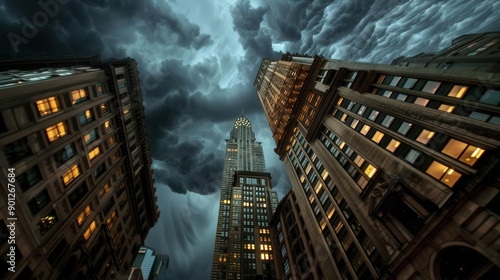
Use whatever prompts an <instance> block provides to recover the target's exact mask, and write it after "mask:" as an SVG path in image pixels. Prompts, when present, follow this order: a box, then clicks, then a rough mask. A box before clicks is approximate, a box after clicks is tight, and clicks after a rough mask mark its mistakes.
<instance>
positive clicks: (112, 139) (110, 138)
mask: <svg viewBox="0 0 500 280" xmlns="http://www.w3.org/2000/svg"><path fill="white" fill-rule="evenodd" d="M115 143H116V140H115V137H114V136H111V137H109V138H108V144H109V146H110V147H111V146H113V144H115Z"/></svg>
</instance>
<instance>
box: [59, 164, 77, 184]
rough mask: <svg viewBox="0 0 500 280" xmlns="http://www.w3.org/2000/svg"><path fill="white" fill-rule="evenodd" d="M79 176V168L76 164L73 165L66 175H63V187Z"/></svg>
mask: <svg viewBox="0 0 500 280" xmlns="http://www.w3.org/2000/svg"><path fill="white" fill-rule="evenodd" d="M78 176H80V168H79V167H78V164H75V165H73V166H72V167H71V168H70V169H69V170H68V171H66V173H64V174H63V176H62V178H63V182H64V185H66V186H67V185H69V183H71V182H72V181H73V180H74V179H75V178H76V177H78Z"/></svg>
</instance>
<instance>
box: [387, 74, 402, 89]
mask: <svg viewBox="0 0 500 280" xmlns="http://www.w3.org/2000/svg"><path fill="white" fill-rule="evenodd" d="M399 80H401V77H399V76H395V77H394V78H392V81H391V83H390V84H389V85H390V86H393V87H395V86H397V85H398V83H399Z"/></svg>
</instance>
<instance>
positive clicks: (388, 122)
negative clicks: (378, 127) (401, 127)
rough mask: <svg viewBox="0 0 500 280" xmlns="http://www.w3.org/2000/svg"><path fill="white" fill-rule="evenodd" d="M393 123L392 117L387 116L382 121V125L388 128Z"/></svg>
mask: <svg viewBox="0 0 500 280" xmlns="http://www.w3.org/2000/svg"><path fill="white" fill-rule="evenodd" d="M393 121H394V117H393V116H389V115H387V116H385V118H384V120H383V121H382V125H383V126H385V127H389V126H391V124H392V122H393Z"/></svg>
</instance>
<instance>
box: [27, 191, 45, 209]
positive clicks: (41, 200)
mask: <svg viewBox="0 0 500 280" xmlns="http://www.w3.org/2000/svg"><path fill="white" fill-rule="evenodd" d="M49 202H50V196H49V193H48V192H47V190H46V189H44V190H43V191H41V192H40V193H38V194H37V195H36V196H35V197H34V198H32V199H31V200H30V201H28V206H29V208H30V210H31V214H33V215H35V214H36V213H38V212H39V211H40V210H42V209H43V207H45V206H46V205H47V204H49Z"/></svg>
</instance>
